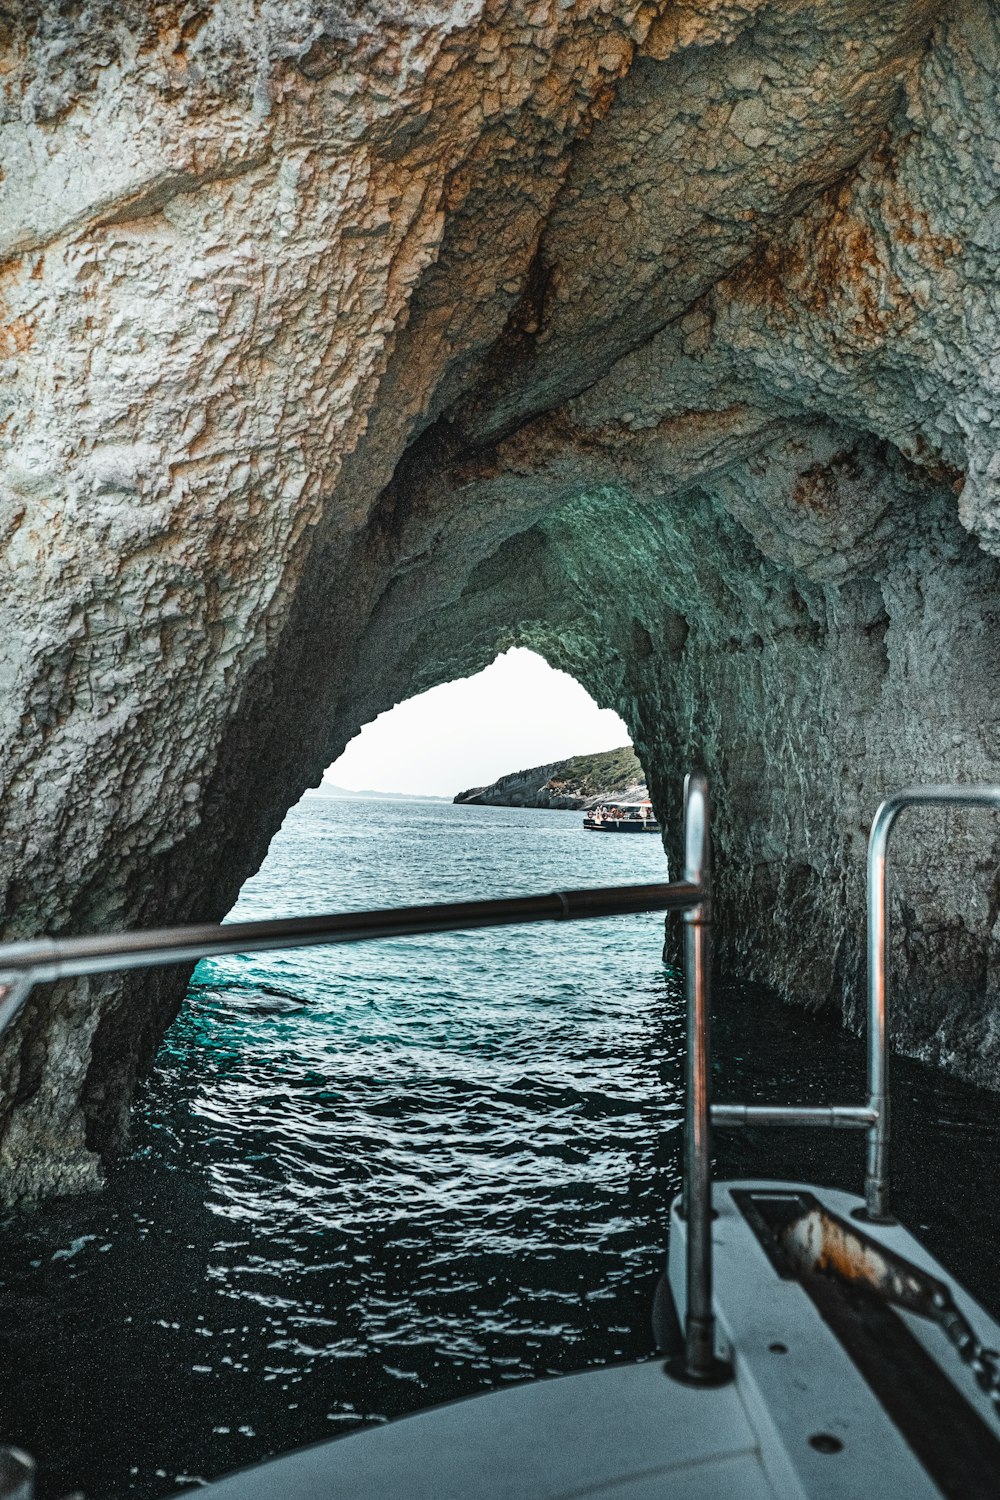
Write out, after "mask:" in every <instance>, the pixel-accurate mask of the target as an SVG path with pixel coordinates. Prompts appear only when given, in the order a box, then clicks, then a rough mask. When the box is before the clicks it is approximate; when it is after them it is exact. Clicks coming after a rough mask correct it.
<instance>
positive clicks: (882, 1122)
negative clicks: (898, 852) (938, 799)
mask: <svg viewBox="0 0 1000 1500" xmlns="http://www.w3.org/2000/svg"><path fill="white" fill-rule="evenodd" d="M904 805H905V804H904V803H903V802H902V801H901V800H900V799H899V798H898V797H892V798H890V799H889V800H888V801H887V802H883V803H881V804H880V806H879V808H878V811H877V812H876V814H875V817H874V820H873V821H872V831H871V834H870V836H869V839H868V1107H869V1109H872V1110H874V1111H875V1121H874V1124H872V1125H871V1126H869V1129H868V1143H867V1151H866V1160H865V1212H866V1214H867V1215H868V1218H869V1219H871V1220H873V1221H874V1222H875V1223H879V1222H883V1223H884V1222H885V1221H886V1220H887V1219H889V1218H890V1214H889V1030H888V1020H887V1015H886V1005H885V984H886V979H885V975H886V950H885V944H886V921H885V911H886V900H887V894H888V893H887V879H886V855H887V853H888V848H889V834H890V833H891V831H892V825H893V823H894V822H895V821H896V815H897V813H899V812H901V811H902V809H903V807H904Z"/></svg>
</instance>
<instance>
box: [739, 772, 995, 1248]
mask: <svg viewBox="0 0 1000 1500" xmlns="http://www.w3.org/2000/svg"><path fill="white" fill-rule="evenodd" d="M916 806H931V807H940V806H945V807H955V806H957V807H993V808H997V809H1000V786H922V787H919V786H918V787H906V788H904V789H903V791H901V792H896V793H895V795H894V796H892V797H888V798H887V799H886V800H885V801H884V802H883V803H882V804H881V805H880V807H879V808H878V811H877V812H876V814H875V818H874V820H873V822H872V828H871V834H870V835H869V838H868V1102H867V1104H833V1105H828V1106H816V1105H782V1104H713V1105H712V1107H711V1120H712V1124H713V1125H717V1126H721V1127H723V1128H726V1127H733V1126H747V1125H821V1126H842V1127H845V1128H847V1129H857V1130H867V1132H868V1149H867V1155H866V1160H865V1212H866V1213H867V1215H868V1217H869V1219H871V1220H872V1221H874V1222H876V1223H878V1222H880V1221H881V1222H883V1223H885V1222H887V1221H889V1220H890V1219H891V1215H890V1213H889V1024H888V1011H887V1005H886V975H887V971H888V963H889V949H888V939H887V926H888V918H887V906H888V902H887V892H888V851H889V835H890V833H891V832H892V829H893V825H894V824H895V822H896V819H897V818H898V817H899V814H900V813H901V812H903V811H904V809H905V808H907V807H916Z"/></svg>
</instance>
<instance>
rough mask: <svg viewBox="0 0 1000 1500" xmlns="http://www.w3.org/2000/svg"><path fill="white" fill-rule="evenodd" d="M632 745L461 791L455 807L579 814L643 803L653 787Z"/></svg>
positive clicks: (557, 762)
mask: <svg viewBox="0 0 1000 1500" xmlns="http://www.w3.org/2000/svg"><path fill="white" fill-rule="evenodd" d="M644 775H645V773H644V771H643V769H642V766H641V765H640V764H639V760H638V758H637V756H636V754H635V751H634V750H633V749H632V747H631V745H624V746H622V747H621V748H620V749H618V750H600V751H598V752H597V753H596V754H594V755H571V756H570V757H569V759H568V760H553V761H550V762H549V763H548V765H544V766H532V767H530V769H528V770H526V771H509V772H508V773H507V775H506V776H500V777H498V779H497V780H496V781H494V782H491V784H490V785H489V786H472V787H469V788H468V790H467V791H464V792H459V794H458V796H457V797H456V798H455V801H456V802H462V803H467V804H471V805H473V806H477V807H548V808H554V809H556V810H562V811H567V812H568V811H572V810H574V809H575V810H576V811H579V810H580V809H581V808H585V807H594V806H596V805H597V804H598V803H600V802H607V801H610V800H615V801H618V802H645V801H646V800H647V799H648V797H649V788H648V787H647V785H646V782H645V780H644Z"/></svg>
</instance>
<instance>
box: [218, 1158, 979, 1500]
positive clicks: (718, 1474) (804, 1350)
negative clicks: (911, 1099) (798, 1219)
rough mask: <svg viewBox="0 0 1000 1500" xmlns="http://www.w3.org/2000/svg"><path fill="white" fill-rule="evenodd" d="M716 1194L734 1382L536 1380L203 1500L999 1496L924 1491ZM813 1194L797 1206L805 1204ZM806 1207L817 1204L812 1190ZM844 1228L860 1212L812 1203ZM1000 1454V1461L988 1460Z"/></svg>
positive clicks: (810, 1308)
mask: <svg viewBox="0 0 1000 1500" xmlns="http://www.w3.org/2000/svg"><path fill="white" fill-rule="evenodd" d="M736 1188H741V1189H750V1190H754V1191H759V1190H784V1191H795V1188H794V1187H792V1188H790V1187H789V1185H788V1184H782V1183H740V1184H734V1183H728V1184H727V1183H719V1184H717V1185H716V1187H715V1204H716V1208H717V1211H718V1217H717V1219H716V1220H715V1224H714V1234H713V1239H714V1243H715V1267H716V1273H715V1275H716V1279H715V1287H716V1294H715V1305H716V1312H717V1317H718V1328H719V1347H720V1352H721V1353H722V1354H724V1355H727V1356H729V1357H730V1358H731V1359H732V1361H733V1366H734V1371H735V1379H734V1380H733V1382H731V1383H730V1384H728V1385H723V1386H719V1387H716V1388H714V1389H699V1388H694V1387H691V1386H688V1385H684V1384H680V1383H678V1382H677V1381H675V1380H673V1379H672V1378H671V1377H670V1376H669V1375H667V1374H666V1373H665V1372H664V1365H663V1361H662V1360H661V1359H655V1360H650V1361H648V1362H643V1363H638V1364H629V1365H622V1366H617V1367H611V1368H605V1369H599V1370H592V1371H588V1372H586V1373H583V1374H580V1375H570V1376H565V1377H562V1378H560V1379H551V1380H542V1381H538V1382H535V1383H533V1384H526V1385H521V1386H515V1387H511V1388H508V1389H505V1390H501V1391H497V1392H492V1393H490V1394H487V1395H484V1396H478V1397H473V1398H471V1399H469V1400H466V1401H460V1402H456V1403H454V1404H452V1405H449V1406H444V1407H438V1408H436V1409H434V1410H431V1411H428V1412H422V1413H419V1414H418V1415H416V1416H412V1417H406V1418H403V1419H401V1420H399V1421H396V1422H392V1423H389V1424H388V1425H386V1426H383V1427H379V1428H377V1429H374V1430H368V1431H365V1432H360V1433H356V1434H354V1435H351V1436H348V1437H345V1438H341V1439H338V1440H333V1441H330V1442H326V1443H321V1444H318V1445H317V1446H315V1447H312V1448H307V1449H304V1450H301V1451H299V1452H297V1453H294V1454H291V1455H289V1456H287V1457H284V1458H278V1459H274V1460H272V1461H271V1462H269V1463H266V1464H263V1465H258V1466H257V1467H255V1468H253V1469H248V1470H245V1471H243V1472H242V1473H238V1474H234V1475H231V1476H229V1477H228V1478H226V1479H223V1480H220V1481H218V1482H217V1483H215V1484H212V1485H210V1486H208V1489H207V1492H206V1491H203V1493H207V1494H208V1495H210V1496H211V1497H212V1500H264V1497H277V1496H280V1497H282V1500H583V1497H586V1500H666V1497H669V1500H716V1497H730V1496H732V1497H739V1500H765V1497H769V1500H798V1497H816V1496H822V1497H823V1500H858V1497H859V1496H862V1495H879V1494H893V1495H896V1496H899V1497H900V1500H903V1497H905V1500H925V1497H927V1500H931V1497H938V1500H940V1497H941V1496H942V1495H946V1496H949V1497H950V1496H951V1495H952V1494H956V1495H957V1494H960V1495H962V1497H963V1500H965V1496H966V1495H969V1496H971V1495H973V1494H974V1495H977V1496H981V1495H986V1494H992V1495H996V1496H1000V1468H998V1470H997V1474H996V1483H995V1487H993V1486H992V1485H991V1484H990V1482H989V1480H987V1481H986V1486H985V1488H984V1487H983V1482H982V1481H981V1480H980V1481H979V1488H975V1487H974V1486H973V1487H972V1488H969V1489H966V1490H963V1489H959V1490H954V1489H952V1488H950V1487H949V1486H947V1485H946V1487H945V1488H941V1487H939V1485H938V1484H937V1483H936V1482H935V1481H934V1480H932V1479H931V1478H930V1477H929V1475H928V1473H927V1471H926V1469H925V1468H924V1466H923V1464H922V1462H921V1461H920V1460H919V1459H918V1457H917V1455H916V1453H915V1452H914V1450H913V1448H912V1447H911V1446H910V1445H909V1443H908V1442H907V1440H906V1439H905V1438H904V1437H903V1436H902V1434H901V1432H900V1430H899V1428H898V1427H897V1426H896V1425H895V1423H894V1422H893V1420H892V1419H891V1418H890V1417H889V1415H888V1414H887V1412H886V1410H885V1408H884V1407H883V1405H882V1404H881V1403H880V1401H879V1400H878V1399H877V1398H876V1397H875V1396H873V1394H872V1391H871V1389H870V1387H869V1385H868V1383H867V1380H866V1379H865V1377H864V1376H863V1375H862V1373H861V1372H860V1370H859V1368H858V1366H857V1365H856V1364H855V1362H854V1361H853V1360H852V1358H851V1357H850V1355H849V1354H848V1353H847V1352H846V1351H845V1348H844V1346H843V1344H842V1343H841V1341H840V1340H839V1339H838V1338H837V1336H836V1335H835V1333H834V1332H833V1331H832V1330H831V1328H830V1327H829V1326H828V1325H827V1323H826V1322H825V1321H824V1319H823V1317H822V1316H821V1314H820V1313H819V1311H818V1310H817V1307H816V1306H815V1305H814V1302H813V1301H812V1300H811V1299H810V1297H809V1296H808V1295H807V1293H806V1292H805V1291H804V1290H803V1288H802V1286H801V1285H800V1284H799V1283H798V1282H797V1281H793V1280H782V1279H781V1278H780V1277H779V1276H778V1275H777V1274H776V1272H775V1270H774V1268H773V1267H772V1265H771V1263H770V1261H769V1259H768V1257H767V1255H766V1253H765V1251H764V1250H763V1248H762V1246H761V1244H760V1243H759V1241H758V1239H757V1237H756V1235H755V1234H754V1232H753V1230H752V1229H751V1228H750V1227H749V1225H748V1223H747V1221H746V1219H745V1218H744V1216H743V1214H742V1213H741V1212H740V1210H739V1209H738V1207H737V1206H736V1204H735V1202H734V1201H733V1199H732V1197H731V1196H730V1191H731V1190H732V1189H736ZM803 1190H804V1191H811V1190H810V1189H803ZM812 1191H815V1190H812ZM818 1196H820V1197H821V1198H822V1200H823V1203H824V1206H825V1207H827V1208H829V1209H830V1210H831V1211H832V1212H834V1213H836V1214H839V1215H840V1216H842V1217H844V1218H846V1217H848V1216H849V1215H850V1213H851V1210H852V1209H854V1208H856V1207H858V1206H859V1203H860V1200H859V1199H856V1198H852V1197H849V1196H848V1195H847V1194H844V1193H836V1192H829V1191H823V1192H822V1193H820V1194H818ZM864 1231H865V1233H867V1234H869V1235H870V1236H871V1237H872V1238H876V1239H878V1240H879V1241H881V1242H882V1243H884V1244H885V1245H887V1246H888V1247H889V1248H891V1249H894V1250H896V1251H897V1252H898V1253H900V1254H902V1255H904V1256H906V1257H907V1258H908V1259H910V1260H912V1261H913V1262H915V1263H916V1264H918V1265H920V1266H922V1267H923V1268H924V1269H926V1270H928V1271H930V1272H931V1273H932V1274H933V1275H935V1276H937V1277H939V1278H941V1279H942V1280H945V1281H947V1282H948V1283H949V1285H950V1286H951V1287H952V1291H953V1295H954V1297H955V1301H956V1303H957V1304H958V1305H959V1307H960V1308H961V1310H962V1311H963V1312H964V1313H965V1315H966V1316H967V1317H968V1318H969V1320H970V1322H971V1323H972V1324H973V1326H974V1328H975V1329H976V1332H977V1333H978V1334H979V1335H980V1337H981V1338H983V1339H985V1340H986V1341H988V1342H992V1343H993V1344H994V1347H1000V1327H998V1326H997V1324H996V1323H994V1322H993V1321H992V1319H990V1318H988V1317H987V1316H986V1314H985V1313H984V1312H983V1311H982V1309H981V1308H979V1307H978V1305H977V1304H976V1303H974V1302H973V1301H972V1299H971V1298H970V1297H968V1296H967V1295H966V1294H965V1293H964V1292H963V1291H962V1289H961V1288H960V1287H959V1286H958V1285H957V1283H954V1282H952V1281H951V1279H950V1278H949V1277H947V1276H946V1275H945V1273H944V1272H943V1271H942V1269H941V1267H940V1266H938V1265H937V1264H936V1263H935V1262H934V1261H933V1260H932V1259H931V1257H930V1256H929V1255H927V1254H926V1252H925V1251H923V1250H922V1248H921V1247H920V1246H919V1244H918V1243H917V1242H916V1241H915V1240H914V1239H913V1238H912V1236H910V1235H909V1234H908V1233H907V1232H906V1231H905V1230H903V1229H901V1228H899V1227H897V1226H890V1227H883V1226H869V1225H865V1226H864ZM683 1263H684V1222H683V1220H682V1219H681V1218H680V1217H679V1216H678V1214H677V1212H676V1207H675V1211H674V1214H673V1216H672V1223H671V1245H670V1279H671V1284H672V1287H673V1290H674V1296H675V1300H676V1302H677V1304H678V1308H679V1310H680V1311H681V1314H682V1316H683ZM896 1316H899V1317H900V1318H902V1319H903V1321H904V1322H905V1324H906V1327H907V1328H909V1329H910V1331H911V1332H912V1333H913V1334H914V1335H915V1337H916V1338H917V1339H918V1340H919V1342H920V1344H921V1345H922V1346H923V1348H924V1349H925V1350H926V1351H927V1352H928V1353H929V1354H930V1355H931V1357H932V1358H933V1359H934V1360H935V1361H936V1362H937V1364H938V1365H939V1366H940V1368H941V1369H943V1370H944V1371H945V1372H946V1373H947V1375H948V1376H949V1377H950V1379H951V1380H952V1382H953V1383H954V1385H955V1386H956V1387H958V1388H959V1389H960V1390H961V1392H962V1394H963V1395H965V1396H966V1398H967V1399H968V1401H969V1403H970V1405H971V1406H972V1407H973V1408H974V1410H975V1411H976V1412H977V1413H978V1414H979V1416H980V1417H981V1419H982V1421H983V1423H984V1424H986V1426H987V1427H988V1429H989V1432H990V1433H991V1434H992V1435H993V1436H995V1437H998V1438H1000V1422H998V1421H997V1418H996V1416H995V1415H994V1413H993V1411H992V1409H991V1406H990V1403H989V1400H988V1398H987V1397H985V1396H984V1395H983V1394H982V1393H981V1392H980V1391H979V1390H978V1389H977V1387H976V1384H975V1381H974V1379H973V1377H972V1374H971V1372H970V1371H969V1370H968V1369H967V1368H966V1367H965V1366H964V1365H963V1364H962V1363H961V1361H960V1360H959V1358H958V1356H957V1354H956V1353H955V1351H954V1349H953V1348H952V1346H951V1345H950V1343H949V1342H948V1340H947V1338H946V1337H945V1335H944V1334H943V1332H941V1330H940V1329H939V1328H938V1327H937V1326H936V1325H934V1324H931V1323H929V1322H927V1321H926V1320H924V1319H922V1318H920V1317H916V1316H913V1315H910V1314H906V1313H899V1314H896ZM998 1451H1000V1450H998Z"/></svg>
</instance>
